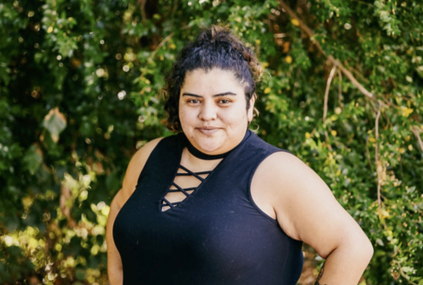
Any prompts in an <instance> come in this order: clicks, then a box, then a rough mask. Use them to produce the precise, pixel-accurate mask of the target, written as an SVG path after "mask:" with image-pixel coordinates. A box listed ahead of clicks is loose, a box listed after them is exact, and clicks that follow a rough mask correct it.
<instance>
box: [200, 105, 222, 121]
mask: <svg viewBox="0 0 423 285" xmlns="http://www.w3.org/2000/svg"><path fill="white" fill-rule="evenodd" d="M198 117H199V119H200V120H203V121H210V120H215V119H216V118H217V109H216V106H214V105H213V104H212V103H210V102H204V104H203V105H202V106H201V109H200V113H199V114H198Z"/></svg>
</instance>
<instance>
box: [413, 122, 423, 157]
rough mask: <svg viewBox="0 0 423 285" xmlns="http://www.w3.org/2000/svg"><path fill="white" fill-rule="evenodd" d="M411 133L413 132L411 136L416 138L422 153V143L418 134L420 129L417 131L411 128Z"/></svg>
mask: <svg viewBox="0 0 423 285" xmlns="http://www.w3.org/2000/svg"><path fill="white" fill-rule="evenodd" d="M411 131H412V132H413V134H414V135H415V136H416V138H417V141H418V142H419V146H420V149H421V150H422V152H423V141H422V139H421V137H420V133H421V132H422V131H421V130H420V129H418V128H417V127H412V128H411Z"/></svg>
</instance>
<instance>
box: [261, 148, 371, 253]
mask: <svg viewBox="0 0 423 285" xmlns="http://www.w3.org/2000/svg"><path fill="white" fill-rule="evenodd" d="M262 164H263V165H262V166H260V168H259V169H258V171H259V173H258V174H259V175H260V176H261V178H260V181H263V183H265V184H266V185H265V187H266V188H268V189H270V191H271V193H272V196H273V197H274V199H272V201H273V202H272V206H273V208H274V211H275V213H276V218H277V221H278V223H279V224H280V225H281V227H282V229H283V230H284V231H285V232H286V233H287V234H288V235H289V236H290V237H292V238H294V239H297V240H302V241H304V242H305V243H307V244H309V245H310V246H311V247H313V248H314V249H315V250H316V251H317V252H318V253H319V255H320V256H322V257H326V256H327V255H329V254H330V253H331V252H332V251H333V250H334V249H336V248H337V247H339V246H340V245H341V244H343V243H345V242H346V241H347V240H348V241H351V239H354V238H356V237H357V236H363V235H364V233H363V232H362V230H361V229H360V227H359V226H358V224H357V223H356V222H355V221H354V219H353V218H352V217H351V216H350V215H349V214H348V213H347V212H346V211H345V210H344V209H343V208H342V206H341V205H340V204H339V203H338V201H337V200H336V199H335V197H334V196H333V194H332V192H331V190H330V189H329V187H328V186H327V185H326V183H325V182H324V181H323V180H322V179H321V178H320V177H319V176H318V175H317V174H316V173H315V172H314V171H313V170H312V169H310V168H309V167H308V166H307V165H305V164H304V163H303V162H302V161H301V160H299V159H298V158H297V157H295V156H294V155H291V154H289V153H283V152H279V153H275V154H273V155H271V156H270V157H268V158H267V159H266V160H265V161H264V162H263V163H262Z"/></svg>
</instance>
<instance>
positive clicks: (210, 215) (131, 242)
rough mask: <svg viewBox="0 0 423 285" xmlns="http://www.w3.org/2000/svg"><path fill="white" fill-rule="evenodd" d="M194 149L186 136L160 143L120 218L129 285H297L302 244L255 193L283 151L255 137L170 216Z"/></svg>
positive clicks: (117, 226) (117, 228) (118, 238)
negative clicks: (268, 161) (170, 194)
mask: <svg viewBox="0 0 423 285" xmlns="http://www.w3.org/2000/svg"><path fill="white" fill-rule="evenodd" d="M186 144H187V139H186V137H185V135H184V134H182V133H181V134H178V135H174V136H171V137H167V138H164V139H162V140H161V141H160V142H159V144H158V145H157V146H156V148H155V149H154V150H153V152H152V153H151V155H150V157H149V158H148V160H147V162H146V165H145V166H144V168H143V170H142V172H141V175H140V177H139V179H138V184H137V187H136V190H135V191H134V193H133V194H132V196H131V197H130V198H129V199H128V201H127V202H126V203H125V205H124V206H123V207H122V209H121V210H120V212H119V214H118V216H117V217H116V220H115V223H114V227H113V237H114V240H115V243H116V246H117V248H118V250H119V253H120V255H121V258H122V264H123V279H124V284H145V285H149V284H150V285H161V284H163V285H164V284H166V285H167V284H168V285H187V284H198V285H207V284H210V285H218V284H225V285H232V284H244V285H248V284H266V285H273V284H275V285H276V284H278V285H282V284H290V285H291V284H296V282H297V280H298V278H299V276H300V274H301V270H302V264H303V255H302V251H301V246H302V243H301V242H300V241H297V240H294V239H292V238H290V237H288V236H287V235H286V234H285V233H284V232H283V231H282V229H281V228H280V226H279V225H278V223H277V222H276V221H275V220H274V219H272V218H271V217H269V216H268V215H266V214H265V213H264V212H263V211H261V210H260V209H259V208H258V207H257V205H256V204H255V203H254V201H253V199H252V197H251V192H250V185H251V180H252V177H253V175H254V172H255V170H256V169H257V167H258V165H259V164H260V163H261V162H262V161H263V160H264V159H265V158H266V157H268V156H269V155H270V154H272V153H274V152H277V151H281V150H280V149H278V148H276V147H274V146H272V145H270V144H268V143H266V142H264V141H263V140H262V139H260V138H259V137H258V136H257V135H255V134H254V133H252V132H251V131H248V133H247V135H246V138H245V139H244V140H243V141H242V142H241V143H240V144H239V145H238V146H237V147H236V148H234V149H233V150H232V151H231V152H230V153H229V154H228V155H227V156H226V157H225V158H224V159H223V160H222V161H221V162H220V163H219V164H218V165H217V166H216V168H215V169H214V170H213V171H212V172H211V173H210V175H208V176H207V178H206V179H205V180H204V181H203V182H202V183H201V184H200V185H199V186H198V187H197V188H196V190H195V191H194V192H193V193H192V194H191V195H189V196H188V197H187V198H185V200H183V201H182V202H181V203H179V204H178V205H177V207H173V208H171V209H169V210H167V211H164V212H163V211H162V210H161V201H162V199H163V197H164V196H165V195H166V193H167V191H168V190H169V188H170V185H171V184H172V182H173V180H174V178H175V174H176V172H177V171H178V168H179V167H180V165H179V163H180V160H181V154H182V150H183V149H184V147H185V146H186Z"/></svg>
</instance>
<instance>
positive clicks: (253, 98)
mask: <svg viewBox="0 0 423 285" xmlns="http://www.w3.org/2000/svg"><path fill="white" fill-rule="evenodd" d="M256 97H257V95H256V94H255V93H254V94H253V95H252V96H251V98H250V107H249V108H248V110H247V118H248V122H249V123H251V121H252V120H253V117H254V103H255V102H256Z"/></svg>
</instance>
